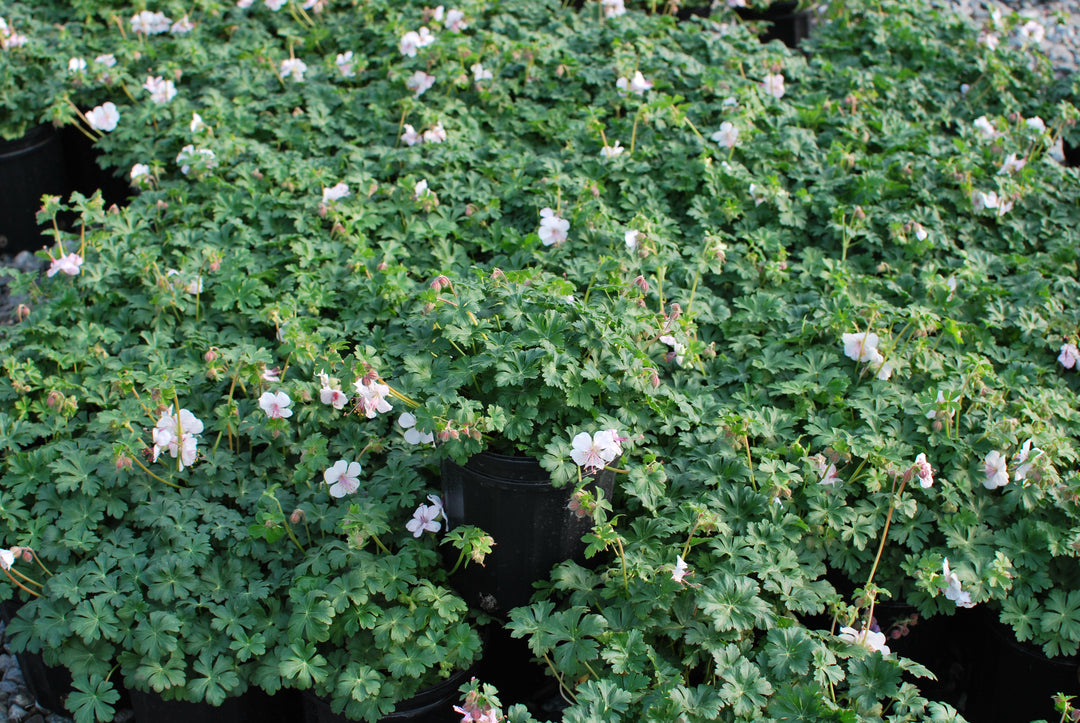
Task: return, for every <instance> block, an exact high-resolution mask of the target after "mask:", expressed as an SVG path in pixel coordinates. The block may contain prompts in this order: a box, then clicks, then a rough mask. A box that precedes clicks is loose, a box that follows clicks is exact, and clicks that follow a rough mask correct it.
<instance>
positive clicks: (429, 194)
mask: <svg viewBox="0 0 1080 723" xmlns="http://www.w3.org/2000/svg"><path fill="white" fill-rule="evenodd" d="M434 196H435V193H434V192H433V191H432V190H431V189H430V188H428V185H427V181H425V180H424V179H423V178H421V179H420V180H419V181H417V182H416V185H414V186H413V196H412V197H413V200H414V201H418V202H420V201H429V200H431V199H432V198H433V197H434Z"/></svg>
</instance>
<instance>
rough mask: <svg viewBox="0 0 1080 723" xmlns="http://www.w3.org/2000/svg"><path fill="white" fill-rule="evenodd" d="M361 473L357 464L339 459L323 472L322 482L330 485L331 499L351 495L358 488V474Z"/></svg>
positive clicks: (360, 468)
mask: <svg viewBox="0 0 1080 723" xmlns="http://www.w3.org/2000/svg"><path fill="white" fill-rule="evenodd" d="M362 471H363V469H362V467H361V466H360V463H359V462H349V461H347V460H344V459H339V460H338V461H337V462H335V463H334V466H333V467H330V468H329V469H327V470H326V471H325V472H323V481H324V482H326V484H328V485H330V496H331V497H344V496H345V495H351V494H352V493H354V492H356V490H358V489H359V488H360V473H361V472H362Z"/></svg>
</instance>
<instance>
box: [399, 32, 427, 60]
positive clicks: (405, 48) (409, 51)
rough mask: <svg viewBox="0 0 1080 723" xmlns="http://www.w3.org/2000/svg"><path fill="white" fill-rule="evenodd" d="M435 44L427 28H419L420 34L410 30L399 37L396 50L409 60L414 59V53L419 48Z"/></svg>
mask: <svg viewBox="0 0 1080 723" xmlns="http://www.w3.org/2000/svg"><path fill="white" fill-rule="evenodd" d="M434 42H435V36H434V35H432V34H431V31H430V30H428V29H427V28H420V32H417V31H415V30H410V31H409V32H407V33H405V34H404V35H402V36H401V42H400V43H398V50H400V51H401V54H402V55H407V56H408V57H410V58H415V57H416V51H417V50H419V49H420V48H426V47H427V46H429V45H431V44H432V43H434Z"/></svg>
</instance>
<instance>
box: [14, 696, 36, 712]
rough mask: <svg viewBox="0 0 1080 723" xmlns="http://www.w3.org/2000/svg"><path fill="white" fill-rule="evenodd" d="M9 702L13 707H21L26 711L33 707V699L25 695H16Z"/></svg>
mask: <svg viewBox="0 0 1080 723" xmlns="http://www.w3.org/2000/svg"><path fill="white" fill-rule="evenodd" d="M11 702H12V703H14V704H15V705H18V706H22V707H23V708H27V709H29V708H33V707H34V699H33V698H31V697H30V696H28V695H27V694H26V693H17V694H16V695H15V696H14V697H13V698H12V699H11Z"/></svg>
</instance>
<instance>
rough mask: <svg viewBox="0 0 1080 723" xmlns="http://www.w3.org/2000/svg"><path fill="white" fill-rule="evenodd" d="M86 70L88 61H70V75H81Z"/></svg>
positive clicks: (77, 59)
mask: <svg viewBox="0 0 1080 723" xmlns="http://www.w3.org/2000/svg"><path fill="white" fill-rule="evenodd" d="M84 70H86V61H85V60H84V59H83V58H72V59H71V60H69V61H68V72H69V73H81V72H83V71H84Z"/></svg>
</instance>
